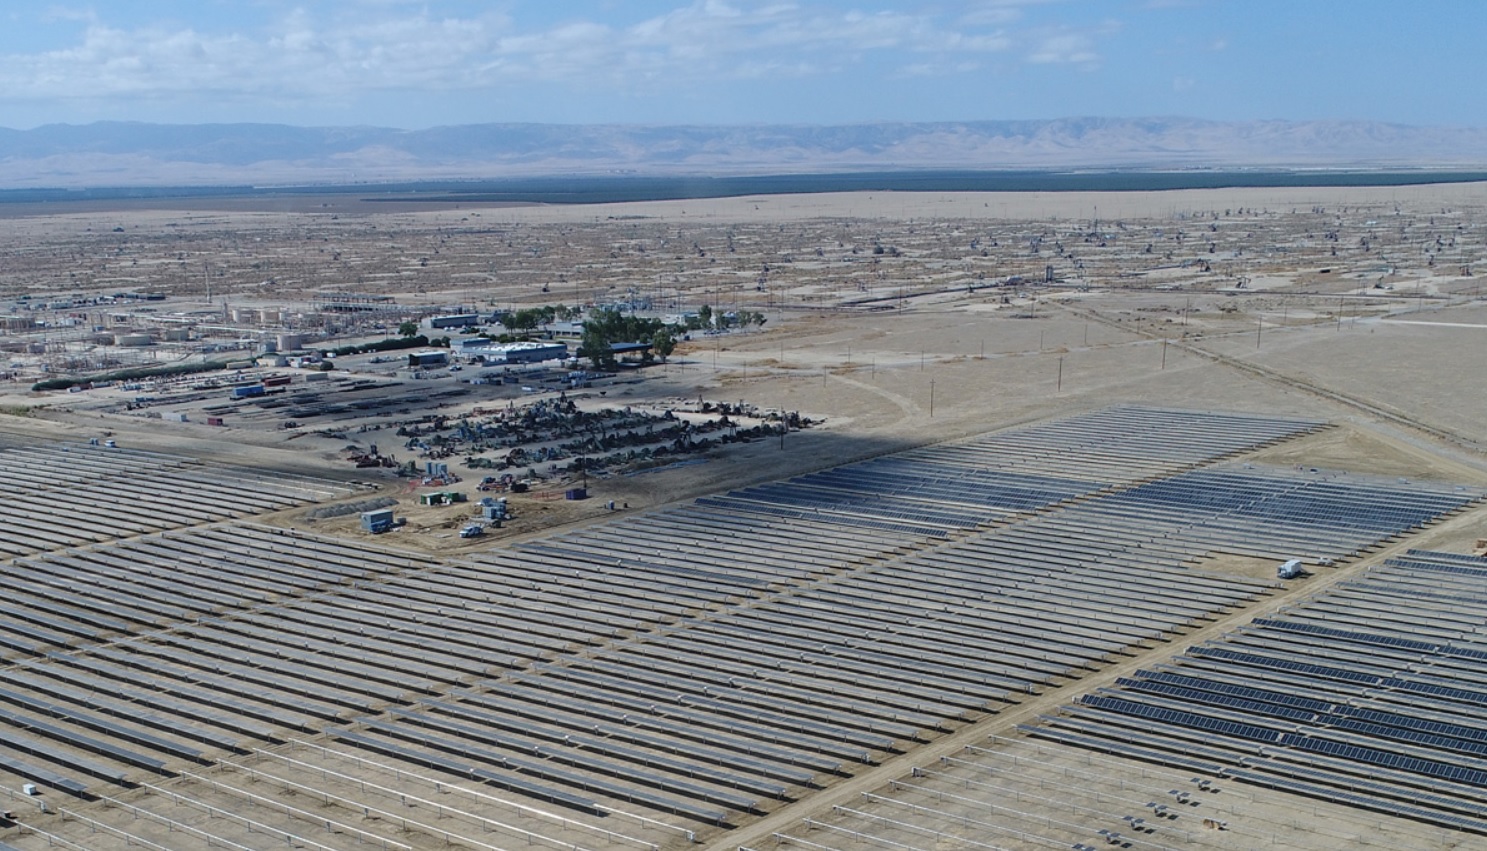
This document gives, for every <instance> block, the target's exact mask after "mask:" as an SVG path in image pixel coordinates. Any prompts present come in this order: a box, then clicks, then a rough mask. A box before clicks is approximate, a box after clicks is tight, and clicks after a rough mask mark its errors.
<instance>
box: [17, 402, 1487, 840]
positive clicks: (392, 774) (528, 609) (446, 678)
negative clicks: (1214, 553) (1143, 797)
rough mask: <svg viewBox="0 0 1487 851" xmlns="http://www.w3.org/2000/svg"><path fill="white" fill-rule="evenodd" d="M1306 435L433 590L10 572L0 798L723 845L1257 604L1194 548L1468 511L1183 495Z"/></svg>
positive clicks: (141, 541) (376, 578) (995, 469)
mask: <svg viewBox="0 0 1487 851" xmlns="http://www.w3.org/2000/svg"><path fill="white" fill-rule="evenodd" d="M1319 427H1320V424H1318V423H1315V422H1309V421H1300V420H1281V419H1273V418H1260V417H1248V416H1236V415H1224V414H1217V415H1211V414H1196V413H1187V412H1160V411H1151V410H1146V409H1139V408H1124V409H1112V410H1110V411H1102V412H1097V413H1095V414H1091V415H1087V416H1084V417H1077V418H1073V419H1071V420H1065V421H1059V422H1055V423H1049V424H1042V425H1036V426H1030V427H1025V428H1020V429H1015V430H1012V431H1009V432H1003V433H999V434H995V435H991V436H988V437H984V438H981V439H978V440H972V441H967V442H965V443H962V444H955V445H947V446H937V447H929V448H926V449H921V450H915V451H913V452H908V453H903V454H900V455H897V456H886V457H883V458H878V459H872V460H869V461H865V462H862V463H859V464H854V465H848V466H847V467H843V468H839V469H838V470H833V471H827V472H824V473H818V474H813V475H810V476H802V477H798V478H797V479H794V480H791V481H790V482H787V483H781V484H777V485H772V486H763V487H761V488H754V489H743V490H740V491H736V492H734V493H733V494H730V495H728V496H727V497H724V498H719V499H715V500H710V499H701V500H696V501H694V502H692V503H689V504H685V505H681V506H675V507H670V508H666V509H663V510H659V511H655V512H650V513H646V514H638V515H634V516H627V517H623V518H619V519H616V520H613V521H611V522H607V523H603V524H599V525H596V526H592V527H589V528H586V529H583V530H579V531H574V532H567V533H562V534H556V535H551V536H548V537H546V538H541V539H538V540H534V541H528V542H525V543H521V544H517V545H513V546H510V547H508V548H504V549H495V550H491V551H488V552H485V553H483V554H480V555H477V556H473V557H469V558H464V559H456V560H449V559H432V558H427V557H423V556H417V555H411V554H407V553H399V552H395V551H393V550H390V549H388V548H387V547H386V546H385V545H384V542H383V541H380V540H377V541H367V542H351V541H339V540H332V539H327V538H322V537H318V536H312V535H293V534H285V533H282V532H280V531H277V530H272V529H268V528H263V527H258V526H253V525H248V524H242V523H238V524H230V525H223V524H202V525H200V526H199V527H198V528H194V529H190V530H184V531H169V532H162V533H156V534H147V535H143V536H139V537H129V538H128V539H127V540H117V541H113V542H108V543H103V544H100V545H96V546H90V547H75V548H69V549H62V550H56V551H50V552H44V553H40V554H30V555H28V556H26V557H24V558H21V559H18V560H15V561H13V562H12V563H11V565H10V566H9V567H13V568H14V569H13V570H11V569H7V573H8V574H10V573H13V574H15V576H16V577H17V579H16V582H15V584H14V585H13V587H12V589H11V593H10V594H9V595H8V596H7V599H6V600H5V601H0V636H4V637H3V639H0V652H5V653H7V654H8V655H9V658H10V664H8V665H6V666H5V667H3V668H0V760H3V762H0V781H3V780H4V779H5V778H6V777H10V776H19V777H24V778H27V779H29V780H31V781H34V782H40V783H43V784H46V785H48V786H51V787H53V788H56V789H61V790H64V791H69V792H73V793H77V794H83V795H92V796H98V795H102V796H109V795H112V794H114V792H111V791H110V790H117V789H126V788H139V787H140V786H141V784H144V785H145V786H147V787H148V788H154V784H158V783H168V784H169V785H168V787H167V788H168V789H169V791H170V794H171V795H182V794H187V793H188V792H189V794H190V795H191V796H193V800H198V801H201V802H204V803H203V806H211V807H214V808H217V809H222V808H223V807H224V806H225V807H226V809H227V810H228V811H231V812H238V810H236V809H233V808H243V807H247V809H248V810H251V809H253V808H254V807H261V806H263V805H264V800H263V793H251V794H250V793H247V792H245V790H242V789H241V788H236V790H234V788H229V785H230V784H229V785H224V783H223V782H222V781H220V780H216V781H212V783H208V784H205V785H203V784H204V781H203V780H202V779H201V776H200V775H199V774H198V773H197V772H198V771H199V770H200V769H201V768H203V767H207V766H217V767H222V766H233V767H234V769H233V770H235V771H252V772H258V773H257V774H253V775H252V776H254V777H260V778H261V777H269V776H273V777H276V778H277V779H275V780H273V781H272V782H271V783H270V784H269V787H268V788H272V789H279V790H281V791H282V790H290V789H293V790H296V791H295V794H298V793H299V792H304V791H312V792H317V793H318V794H320V795H321V797H323V798H325V800H327V801H329V800H330V796H331V794H332V791H333V790H335V789H339V790H340V793H339V794H344V795H347V796H350V797H348V798H347V800H361V797H360V796H363V795H375V794H380V795H384V796H387V797H389V799H390V800H393V801H398V800H405V799H406V798H407V796H408V795H409V794H411V792H409V791H408V790H410V789H413V788H417V787H418V786H419V784H424V783H426V784H427V788H430V789H433V790H434V792H433V793H431V794H445V793H446V790H447V789H448V788H452V787H449V786H448V784H450V783H456V782H457V783H460V784H463V785H462V786H461V787H460V791H459V794H462V795H469V796H475V797H476V798H478V801H479V802H481V803H479V806H476V805H474V804H472V805H471V806H472V812H473V811H478V810H480V809H481V808H485V809H488V808H489V807H490V806H492V805H499V807H501V808H505V809H510V810H515V811H518V812H520V813H521V815H520V817H519V818H518V819H517V820H516V821H515V822H512V823H508V824H505V826H503V827H500V828H499V829H497V828H494V827H492V826H491V825H490V824H488V823H486V822H484V821H479V819H478V818H477V817H476V816H474V815H471V818H472V819H475V821H473V822H472V823H478V824H479V825H480V829H481V830H482V831H494V832H496V833H498V834H500V835H502V836H504V837H505V838H506V839H507V840H513V839H515V838H517V837H521V838H523V839H525V840H531V841H537V840H542V839H544V838H549V839H550V838H552V837H555V836H558V835H559V834H562V835H564V836H566V835H567V832H569V831H577V832H578V833H580V834H585V832H586V831H587V832H588V833H587V834H585V835H588V836H590V837H591V838H592V837H593V836H601V837H602V838H603V840H604V841H606V842H608V841H611V840H614V839H615V838H614V837H613V836H610V835H609V834H608V833H607V832H606V831H608V830H609V829H608V828H606V827H604V825H606V824H609V823H610V820H611V819H613V818H615V817H620V818H624V819H628V820H629V821H628V822H627V824H630V825H631V826H632V827H633V831H632V833H633V834H634V836H638V837H641V839H640V841H641V844H645V843H654V842H656V841H657V840H656V837H657V836H661V837H663V838H665V837H673V838H674V836H675V835H676V834H675V833H668V831H677V830H680V831H690V830H693V829H701V828H704V827H708V826H713V825H727V824H733V823H736V822H738V821H739V820H740V819H741V818H743V817H744V816H745V815H747V814H750V813H763V812H768V811H770V810H772V809H774V808H776V807H778V806H780V805H781V803H782V802H786V801H789V800H793V799H796V798H799V797H801V796H803V795H806V794H809V793H810V792H811V790H813V789H815V788H817V787H820V786H823V785H827V784H830V783H831V782H833V781H834V780H835V779H836V778H839V777H841V776H845V775H850V774H852V773H854V772H856V771H859V770H860V769H861V768H862V767H863V766H865V765H869V764H872V763H874V762H876V761H878V760H880V759H882V758H884V757H885V756H887V755H890V754H893V753H897V752H901V751H904V750H907V749H910V748H912V747H914V746H916V745H917V744H918V743H920V742H923V741H926V740H929V739H932V738H934V737H937V736H939V735H942V734H943V733H944V732H946V731H950V730H954V729H957V728H958V727H959V726H961V725H963V724H964V723H966V722H968V721H970V720H973V719H976V718H979V717H982V716H983V715H984V714H985V713H988V712H995V711H997V709H998V708H999V707H1001V706H1003V705H1005V704H1007V703H1008V702H1011V701H1015V700H1019V699H1021V697H1022V696H1023V695H1026V694H1029V693H1035V692H1037V691H1039V690H1040V689H1041V688H1043V687H1044V686H1046V685H1048V684H1051V683H1057V682H1063V681H1066V680H1067V679H1068V678H1071V677H1078V676H1081V675H1082V674H1083V673H1084V672H1085V671H1088V670H1091V669H1094V668H1098V667H1099V666H1101V665H1102V664H1104V663H1105V662H1106V661H1107V660H1108V659H1109V658H1110V657H1111V656H1112V654H1119V653H1122V652H1124V651H1125V650H1126V649H1127V648H1129V647H1130V646H1131V645H1132V644H1135V643H1138V642H1143V641H1147V640H1150V639H1158V638H1161V637H1162V636H1164V635H1167V634H1169V633H1170V632H1172V631H1173V630H1178V629H1181V628H1183V627H1185V626H1188V625H1190V624H1194V623H1197V622H1201V621H1203V620H1205V619H1208V618H1212V617H1214V616H1215V615H1216V614H1217V613H1219V612H1222V611H1224V610H1225V609H1228V608H1230V607H1234V606H1239V605H1243V604H1244V603H1245V602H1246V601H1248V600H1251V599H1253V598H1254V597H1255V596H1256V595H1259V594H1262V593H1265V592H1266V590H1267V589H1268V588H1269V587H1270V585H1271V583H1268V582H1257V581H1253V580H1245V579H1242V578H1238V577H1220V576H1215V575H1212V574H1207V573H1199V572H1194V571H1191V570H1187V569H1186V568H1185V567H1184V564H1185V563H1187V562H1188V561H1190V560H1191V559H1192V558H1194V557H1196V556H1198V555H1201V554H1203V553H1204V552H1206V551H1208V550H1209V549H1210V548H1212V546H1213V545H1214V540H1213V535H1212V530H1214V529H1217V528H1221V527H1222V525H1223V523H1224V522H1225V517H1226V516H1232V517H1244V516H1248V515H1246V513H1245V512H1249V513H1250V514H1253V515H1256V516H1261V515H1263V516H1269V517H1275V516H1277V515H1278V514H1279V513H1280V512H1287V511H1288V512H1291V515H1294V516H1289V515H1288V516H1289V519H1288V520H1287V523H1288V524H1289V528H1292V530H1293V534H1290V535H1288V536H1287V537H1286V538H1285V539H1284V540H1282V541H1279V542H1277V543H1276V544H1274V546H1273V547H1272V549H1271V550H1268V551H1267V552H1270V553H1271V554H1272V555H1274V556H1275V557H1283V556H1287V555H1289V554H1290V552H1291V548H1292V547H1293V546H1295V545H1296V542H1297V541H1302V540H1305V541H1309V542H1310V543H1309V544H1308V546H1314V547H1315V549H1314V550H1311V551H1310V552H1315V553H1316V554H1320V555H1327V554H1332V555H1339V556H1340V555H1344V554H1345V553H1346V552H1349V551H1351V550H1350V549H1349V548H1357V547H1361V546H1366V545H1367V544H1368V543H1369V542H1370V541H1371V540H1376V539H1379V538H1383V537H1387V536H1389V535H1392V534H1398V533H1399V532H1401V531H1403V530H1404V529H1405V528H1407V526H1406V525H1404V524H1410V523H1418V522H1425V520H1427V519H1428V517H1429V516H1432V515H1429V514H1428V512H1429V511H1435V512H1436V513H1441V512H1445V511H1449V510H1452V509H1453V508H1457V507H1460V506H1461V505H1464V504H1465V503H1467V502H1469V501H1470V500H1472V499H1475V498H1476V496H1477V495H1476V494H1474V493H1469V492H1465V491H1457V490H1454V489H1451V488H1434V489H1432V488H1431V487H1429V486H1420V485H1409V486H1408V487H1405V486H1403V485H1402V483H1395V485H1398V486H1395V485H1389V486H1386V485H1385V483H1382V482H1379V481H1373V480H1353V479H1349V480H1348V482H1347V485H1348V486H1349V487H1351V488H1353V489H1354V490H1352V491H1350V496H1349V498H1350V499H1355V500H1357V501H1358V504H1360V505H1362V504H1366V503H1368V502H1369V501H1375V502H1388V501H1390V500H1395V501H1396V502H1397V500H1400V499H1403V498H1404V497H1407V496H1408V497H1411V498H1413V496H1419V497H1420V500H1421V504H1420V506H1419V507H1418V508H1417V509H1416V510H1415V511H1414V512H1413V513H1404V514H1392V515H1389V516H1387V517H1385V516H1382V515H1380V516H1379V517H1377V518H1370V519H1369V520H1368V521H1367V523H1360V524H1358V528H1356V529H1353V530H1351V531H1350V532H1349V533H1348V535H1347V536H1344V537H1342V538H1338V537H1335V536H1333V535H1332V533H1331V532H1330V531H1329V530H1330V528H1331V527H1330V525H1329V523H1328V522H1327V517H1326V513H1325V512H1322V513H1318V512H1311V513H1308V512H1307V511H1306V510H1305V505H1306V498H1305V492H1307V489H1309V488H1318V487H1321V486H1322V484H1323V482H1324V480H1325V481H1328V482H1330V481H1331V479H1326V478H1325V477H1318V476H1315V475H1312V474H1310V473H1305V474H1301V473H1295V471H1287V470H1266V469H1261V468H1251V469H1244V468H1233V467H1218V468H1210V469H1198V470H1194V469H1193V468H1194V467H1197V466H1199V465H1204V464H1209V465H1211V464H1213V463H1214V462H1216V461H1221V459H1223V458H1225V457H1227V456H1229V455H1232V454H1234V453H1236V452H1240V451H1243V450H1246V449H1252V448H1255V447H1258V446H1261V445H1265V444H1267V443H1270V442H1274V441H1276V440H1280V439H1284V438H1286V437H1289V436H1295V435H1298V434H1304V433H1307V432H1309V431H1312V430H1315V429H1316V428H1319ZM1112 435H1118V438H1114V437H1112ZM1127 442H1128V443H1129V449H1130V451H1129V453H1127V452H1126V451H1125V450H1126V448H1127ZM1204 475H1212V476H1216V477H1217V476H1228V477H1230V478H1229V479H1226V480H1224V481H1225V482H1228V483H1233V482H1237V481H1241V480H1242V481H1243V482H1246V483H1247V484H1246V485H1245V487H1247V488H1249V491H1246V493H1250V492H1253V495H1252V496H1250V497H1249V498H1247V499H1246V500H1245V501H1244V503H1243V504H1242V505H1238V506H1236V505H1232V504H1227V503H1224V502H1223V501H1222V500H1220V499H1218V498H1216V497H1214V496H1213V494H1212V493H1210V491H1209V490H1206V489H1213V488H1222V487H1224V486H1226V485H1225V484H1223V483H1218V482H1216V481H1214V480H1209V479H1204V478H1203V476H1204ZM854 487H861V488H862V490H864V491H866V492H869V493H871V494H872V500H873V501H872V502H870V503H857V502H853V501H852V500H851V499H849V498H847V496H846V495H847V494H850V493H851V492H852V488H854ZM1153 488H1162V489H1163V490H1160V491H1158V490H1148V489H1153ZM1317 492H1318V493H1321V492H1323V491H1317ZM1327 492H1329V493H1330V492H1331V491H1327ZM1158 493H1160V494H1162V496H1160V497H1157V496H1155V494H1158ZM1132 494H1135V495H1136V496H1134V497H1133V496H1131V495H1132ZM1184 494H1186V495H1187V496H1186V497H1184V496H1183V495H1184ZM1412 495H1413V496H1412ZM1184 499H1187V501H1186V502H1184ZM890 515H891V518H890V517H889V516H890ZM1158 527H1160V528H1159V529H1158ZM1153 529H1157V531H1153ZM1308 535H1309V536H1310V537H1307V536H1308ZM1370 536H1373V537H1372V538H1370ZM1256 547H1257V548H1258V547H1259V545H1258V544H1256ZM1261 549H1262V548H1261ZM1257 551H1258V550H1257ZM281 762H282V763H283V764H284V765H289V764H291V763H292V764H293V765H295V766H299V768H297V769H295V770H294V771H288V772H287V773H286V772H285V771H276V769H275V767H276V766H279V767H282V766H280V763H281ZM305 766H312V767H313V768H314V769H315V770H316V771H318V772H319V773H320V775H319V776H320V777H321V779H322V784H323V785H320V786H317V787H315V788H312V789H309V790H306V789H303V788H300V787H299V786H296V785H294V783H293V782H291V780H290V778H292V777H294V776H303V774H304V772H305V771H306V770H308V769H307V768H305ZM213 776H214V777H215V776H216V775H213ZM368 776H374V777H379V778H382V780H381V782H380V783H369V782H368V781H367V780H366V779H365V778H366V777H368ZM336 778H351V779H345V780H337V779H336ZM337 783H340V784H341V786H337V785H336V784H337ZM213 784H215V785H213ZM0 785H3V782H0ZM369 790H370V791H369ZM377 790H381V791H377ZM398 790H401V791H398ZM275 794H278V793H275ZM284 794H289V793H288V792H284ZM274 800H278V799H274ZM212 801H216V802H217V803H211V802H212ZM223 801H225V802H226V804H224V803H223ZM249 801H251V802H253V806H252V807H248V805H247V803H246V802H249ZM276 806H279V810H278V812H280V814H281V815H282V812H283V808H284V806H287V805H284V804H282V802H280V804H277V805H276ZM366 806H369V805H365V806H363V807H362V808H366ZM389 806H393V807H395V808H399V811H400V808H401V807H403V806H404V804H401V803H397V804H389ZM554 808H556V811H559V812H561V813H562V815H555V814H554V813H555V810H554ZM244 811H246V810H244ZM503 811H504V810H503ZM151 812H153V811H151ZM147 815H148V814H147ZM156 815H158V813H157V814H156ZM148 817H153V816H148ZM403 817H405V818H406V817H407V813H403ZM254 825H255V826H251V827H249V832H250V833H251V832H254V831H255V830H259V829H263V828H264V825H263V823H262V822H254ZM555 825H557V826H555ZM325 829H326V830H328V831H330V832H332V833H335V832H337V831H338V830H340V831H344V832H346V835H348V836H358V837H359V836H360V834H359V833H358V832H357V831H361V830H363V829H362V828H356V829H355V830H351V829H350V827H349V826H346V825H342V827H341V828H332V827H330V826H329V823H327V827H326V828H325ZM317 830H318V828H317ZM596 832H597V833H596ZM627 835H629V834H627ZM534 837H535V839H534ZM382 839H383V841H384V842H386V841H387V837H386V836H383V837H382ZM302 840H303V841H308V840H305V839H304V837H300V836H298V835H294V836H288V838H286V840H285V841H286V842H291V843H293V842H299V841H302ZM316 841H324V837H321V838H320V839H318V840H316ZM624 841H625V842H628V841H629V840H624ZM246 844H248V845H251V844H252V843H251V842H249V843H246ZM557 844H564V845H565V847H571V845H572V844H573V843H571V842H569V841H568V840H567V839H564V841H562V842H558V843H557Z"/></svg>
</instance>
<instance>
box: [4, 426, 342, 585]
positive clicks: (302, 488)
mask: <svg viewBox="0 0 1487 851" xmlns="http://www.w3.org/2000/svg"><path fill="white" fill-rule="evenodd" d="M351 492H352V488H350V487H348V486H346V485H343V484H340V483H337V482H331V481H327V480H322V479H315V478H312V477H309V476H301V475H281V474H274V475H267V474H264V473H261V472H255V471H252V470H248V469H245V468H240V467H234V466H230V465H224V464H216V463H203V462H201V461H198V460H196V459H194V458H190V457H187V456H183V455H172V454H166V453H160V452H146V451H143V450H138V449H125V448H122V447H121V448H113V449H111V448H108V447H104V446H92V445H82V444H68V443H43V444H37V443H35V442H34V441H24V440H22V439H20V438H18V437H16V436H13V435H0V494H3V495H0V558H5V557H11V556H20V555H29V554H32V553H38V552H45V551H48V550H58V549H63V548H66V547H72V546H79V545H84V544H91V543H98V542H103V541H109V540H113V539H115V538H121V537H127V536H131V535H142V534H148V533H150V532H159V531H163V530H165V529H175V528H181V527H186V526H192V525H196V524H199V523H210V522H214V521H221V520H229V519H233V518H240V517H248V516H251V515H255V514H263V513H266V512H270V511H278V510H280V509H284V508H290V507H292V506H295V505H300V504H303V503H305V502H311V501H323V500H329V499H337V498H340V497H343V496H346V495H347V494H349V493H351Z"/></svg>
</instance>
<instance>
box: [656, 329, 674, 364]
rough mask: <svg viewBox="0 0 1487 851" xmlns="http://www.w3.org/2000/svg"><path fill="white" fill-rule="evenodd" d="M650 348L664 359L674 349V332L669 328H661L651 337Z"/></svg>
mask: <svg viewBox="0 0 1487 851" xmlns="http://www.w3.org/2000/svg"><path fill="white" fill-rule="evenodd" d="M651 348H652V350H653V351H655V353H656V355H657V356H659V357H660V358H661V360H662V361H665V360H666V359H667V358H669V357H671V353H672V352H674V351H676V334H675V333H673V332H672V330H671V329H670V328H662V329H660V330H658V331H656V333H655V334H654V335H653V336H652V337H651Z"/></svg>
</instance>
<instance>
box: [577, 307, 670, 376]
mask: <svg viewBox="0 0 1487 851" xmlns="http://www.w3.org/2000/svg"><path fill="white" fill-rule="evenodd" d="M664 330H666V324H665V323H663V322H662V321H661V320H659V319H644V318H642V317H639V316H632V315H628V314H624V313H621V312H620V311H618V310H598V311H594V312H593V313H591V314H590V315H589V318H588V319H586V320H584V323H583V342H582V343H581V344H580V345H579V347H578V356H579V357H581V358H588V359H589V361H590V362H592V363H593V364H594V367H595V368H603V367H610V366H614V362H615V360H614V350H613V348H612V346H613V344H615V343H638V342H642V341H649V342H651V343H652V345H654V344H655V340H656V334H657V333H658V332H661V331H664Z"/></svg>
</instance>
